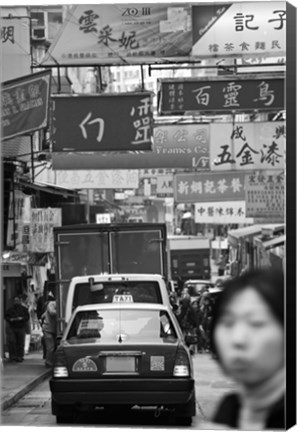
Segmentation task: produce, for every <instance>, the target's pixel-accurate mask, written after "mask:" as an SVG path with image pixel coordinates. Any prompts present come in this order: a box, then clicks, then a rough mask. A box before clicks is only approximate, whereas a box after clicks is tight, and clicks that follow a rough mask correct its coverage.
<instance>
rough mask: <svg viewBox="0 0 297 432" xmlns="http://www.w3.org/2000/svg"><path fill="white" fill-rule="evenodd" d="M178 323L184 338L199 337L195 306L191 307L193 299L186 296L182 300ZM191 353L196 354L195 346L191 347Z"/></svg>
mask: <svg viewBox="0 0 297 432" xmlns="http://www.w3.org/2000/svg"><path fill="white" fill-rule="evenodd" d="M177 319H178V322H179V324H180V327H181V329H182V332H183V334H184V336H187V335H189V336H190V335H191V336H194V335H195V336H196V335H197V328H198V325H197V319H196V314H195V310H194V308H193V306H192V305H191V297H190V295H188V294H186V295H184V297H182V298H181V299H180V312H179V314H178V316H177ZM189 348H190V353H191V354H194V352H195V349H194V346H190V347H189Z"/></svg>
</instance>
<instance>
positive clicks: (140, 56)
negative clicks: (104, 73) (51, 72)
mask: <svg viewBox="0 0 297 432" xmlns="http://www.w3.org/2000/svg"><path fill="white" fill-rule="evenodd" d="M191 30H192V23H191V5H190V4H189V3H186V4H185V3H174V4H166V3H163V4H162V3H161V4H160V3H156V4H154V3H143V4H140V3H137V4H131V3H127V4H121V3H119V4H91V5H85V4H81V5H76V6H74V7H72V8H71V9H70V10H69V14H68V16H66V19H65V22H64V24H63V26H62V28H61V30H60V32H59V34H58V35H57V38H56V40H55V42H54V43H53V44H52V45H51V46H50V48H49V50H48V52H47V54H46V55H45V57H44V60H43V61H42V64H43V65H46V66H56V65H57V64H59V65H60V66H67V65H78V66H84V65H92V66H93V65H96V64H104V65H126V64H141V63H156V62H164V57H181V56H188V55H189V54H190V51H191V48H192V31H191Z"/></svg>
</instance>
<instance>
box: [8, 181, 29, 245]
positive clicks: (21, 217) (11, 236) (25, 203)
mask: <svg viewBox="0 0 297 432" xmlns="http://www.w3.org/2000/svg"><path fill="white" fill-rule="evenodd" d="M30 219H31V195H26V194H24V193H23V192H22V191H20V190H18V189H16V190H15V191H14V192H11V193H10V197H9V211H8V224H7V239H6V244H7V246H9V247H11V248H14V249H15V251H18V252H27V251H28V250H29V243H30V236H29V228H30Z"/></svg>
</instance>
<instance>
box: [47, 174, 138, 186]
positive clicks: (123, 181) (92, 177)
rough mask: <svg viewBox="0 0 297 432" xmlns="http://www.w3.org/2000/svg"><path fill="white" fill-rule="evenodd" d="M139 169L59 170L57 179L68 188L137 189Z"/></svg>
mask: <svg viewBox="0 0 297 432" xmlns="http://www.w3.org/2000/svg"><path fill="white" fill-rule="evenodd" d="M138 177H139V176H138V170H100V171H97V170H80V171H79V170H69V171H66V170H65V171H57V172H56V181H57V184H58V185H59V186H62V187H64V188H66V189H137V188H138V186H139V181H138Z"/></svg>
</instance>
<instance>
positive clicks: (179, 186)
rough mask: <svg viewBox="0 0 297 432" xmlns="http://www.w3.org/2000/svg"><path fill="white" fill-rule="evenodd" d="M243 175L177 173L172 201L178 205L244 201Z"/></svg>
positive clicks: (230, 173)
mask: <svg viewBox="0 0 297 432" xmlns="http://www.w3.org/2000/svg"><path fill="white" fill-rule="evenodd" d="M244 181H245V173H242V172H238V171H237V172H223V173H222V172H220V173H217V172H212V173H198V172H193V173H180V174H179V173H178V174H176V175H175V176H174V199H175V201H176V202H178V203H197V202H199V203H201V202H211V201H235V200H243V199H245V192H244Z"/></svg>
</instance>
